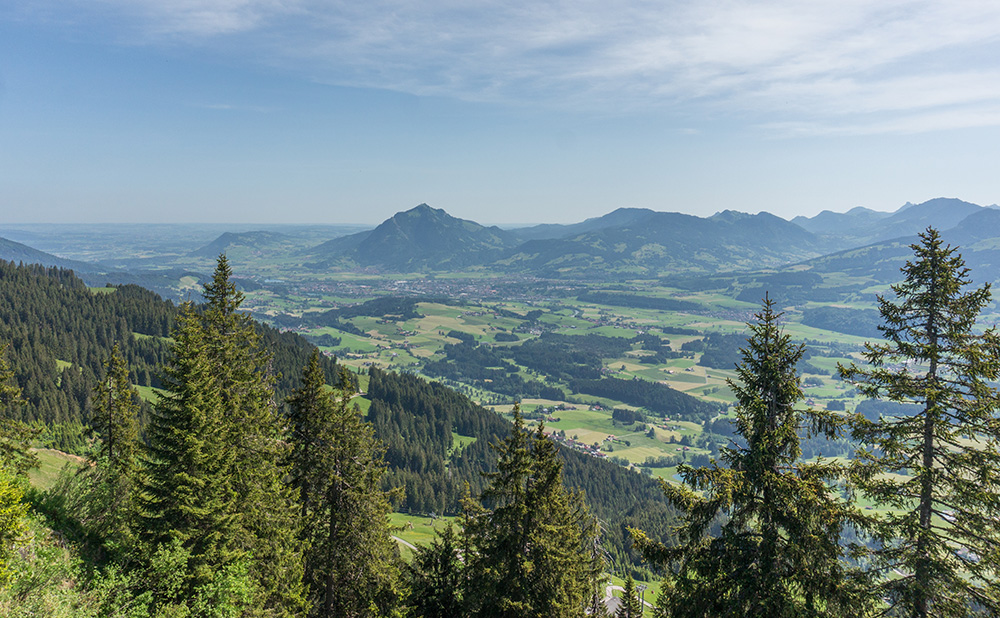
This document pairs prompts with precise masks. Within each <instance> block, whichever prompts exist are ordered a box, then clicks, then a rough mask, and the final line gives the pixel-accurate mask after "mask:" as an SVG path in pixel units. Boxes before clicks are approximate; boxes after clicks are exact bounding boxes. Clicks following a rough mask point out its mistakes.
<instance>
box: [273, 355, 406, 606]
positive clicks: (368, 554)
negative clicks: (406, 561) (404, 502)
mask: <svg viewBox="0 0 1000 618" xmlns="http://www.w3.org/2000/svg"><path fill="white" fill-rule="evenodd" d="M350 383H351V381H350V380H349V379H347V378H346V377H343V378H342V379H341V380H340V384H341V385H343V386H342V387H341V388H339V389H338V390H337V391H335V392H334V393H332V394H331V393H329V392H327V391H326V385H325V380H324V377H323V372H322V371H321V370H320V368H319V355H318V351H314V352H313V355H312V357H311V358H310V360H309V364H308V365H307V366H306V368H305V370H304V372H303V379H302V386H301V388H299V389H298V390H296V391H295V393H294V394H293V395H292V397H291V398H289V404H290V405H291V408H292V411H291V414H290V416H289V419H290V426H291V431H290V440H291V441H292V464H291V479H292V484H293V487H294V488H295V490H296V491H297V493H298V496H299V501H300V509H301V511H300V514H301V518H302V521H301V531H302V532H301V538H302V541H303V542H304V544H305V545H306V547H307V549H306V553H305V565H306V566H305V573H306V586H307V590H308V598H309V604H310V607H311V611H310V615H312V616H322V617H324V618H334V617H342V618H360V617H369V616H372V617H375V616H390V615H393V613H394V612H395V611H396V609H397V606H398V604H399V595H400V590H399V587H400V582H399V575H400V573H399V571H400V559H399V550H398V548H397V546H396V542H395V541H394V540H393V539H392V537H391V535H390V527H389V513H390V512H391V511H392V506H391V503H390V501H389V497H390V496H389V494H388V493H387V492H385V491H383V490H382V487H381V483H382V478H383V476H384V475H385V471H386V465H385V462H384V461H383V460H382V450H383V449H382V446H381V444H379V442H378V440H377V439H376V438H375V434H374V430H373V429H372V427H371V425H369V424H368V423H365V422H364V421H363V420H362V418H361V412H360V410H359V409H358V408H357V406H353V405H351V403H350V399H351V396H352V395H353V393H352V392H350V391H349V385H350Z"/></svg>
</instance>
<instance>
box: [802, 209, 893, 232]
mask: <svg viewBox="0 0 1000 618" xmlns="http://www.w3.org/2000/svg"><path fill="white" fill-rule="evenodd" d="M890 216H892V213H890V212H881V211H878V210H871V209H870V208H864V207H861V206H857V207H855V208H852V209H850V210H848V211H847V212H833V211H831V210H824V211H823V212H821V213H819V214H818V215H816V216H814V217H803V216H798V217H795V218H794V219H792V223H794V224H796V225H798V226H799V227H801V228H803V229H805V230H808V231H810V232H812V233H813V234H820V235H827V234H857V233H860V232H864V231H865V230H870V229H871V228H872V227H873V226H875V225H878V222H879V221H881V220H883V219H885V218H887V217H890Z"/></svg>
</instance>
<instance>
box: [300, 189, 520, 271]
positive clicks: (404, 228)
mask: <svg viewBox="0 0 1000 618" xmlns="http://www.w3.org/2000/svg"><path fill="white" fill-rule="evenodd" d="M516 244H517V239H516V237H515V236H514V235H513V234H511V233H510V232H508V231H505V230H502V229H500V228H498V227H496V226H492V227H486V226H483V225H480V224H478V223H476V222H475V221H469V220H466V219H459V218H457V217H453V216H451V215H449V214H448V213H446V212H445V211H444V210H441V209H438V208H431V207H430V206H428V205H427V204H420V205H419V206H416V207H415V208H411V209H410V210H407V211H404V212H399V213H396V214H395V215H393V216H392V217H390V218H389V219H386V220H385V221H383V222H382V223H381V224H379V225H378V226H377V227H376V228H375V229H374V230H371V231H366V232H360V233H358V234H352V235H350V236H344V237H341V238H335V239H333V240H331V241H328V242H325V243H323V244H321V245H319V246H317V247H315V248H313V249H311V250H309V251H308V252H307V253H308V254H309V255H310V257H312V258H313V259H314V260H316V261H317V263H316V265H315V266H317V267H328V266H331V265H336V264H338V263H339V264H342V265H346V264H351V263H353V264H356V265H358V266H362V267H376V268H381V269H385V270H389V271H396V272H410V271H423V270H432V269H433V270H443V269H452V268H467V267H470V266H478V265H483V264H487V263H490V262H492V261H494V260H496V259H498V258H499V257H501V256H502V255H503V253H504V252H505V251H506V250H507V249H509V248H511V247H513V246H514V245H516Z"/></svg>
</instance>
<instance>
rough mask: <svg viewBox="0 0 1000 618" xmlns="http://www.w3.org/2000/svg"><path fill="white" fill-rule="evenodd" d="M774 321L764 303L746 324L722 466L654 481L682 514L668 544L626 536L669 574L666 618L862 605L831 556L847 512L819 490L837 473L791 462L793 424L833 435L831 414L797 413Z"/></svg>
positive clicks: (790, 354) (792, 360)
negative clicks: (732, 425) (673, 542)
mask: <svg viewBox="0 0 1000 618" xmlns="http://www.w3.org/2000/svg"><path fill="white" fill-rule="evenodd" d="M779 317H780V314H779V313H776V312H775V310H774V302H773V301H772V300H770V298H765V299H764V304H763V308H762V310H761V311H760V312H758V313H757V314H756V316H755V318H756V320H755V321H754V322H751V323H750V324H749V325H748V326H749V328H750V337H749V339H748V340H747V345H746V347H745V348H743V349H742V362H741V364H740V365H739V366H738V367H737V370H736V371H737V376H738V378H739V381H738V382H737V381H733V380H730V382H729V385H730V388H732V389H733V391H734V392H735V394H736V400H737V404H736V433H737V435H738V440H737V441H736V442H734V444H733V445H732V446H730V447H726V448H723V449H721V451H720V457H721V459H722V463H723V465H719V464H717V463H715V462H714V461H713V462H712V465H711V466H709V467H705V468H697V469H696V468H691V467H689V466H681V467H680V473H681V476H682V477H683V479H684V481H685V483H686V484H687V486H676V485H673V484H669V483H666V482H664V483H662V486H663V488H664V491H665V492H666V493H667V497H668V498H669V500H670V502H671V503H673V504H674V505H675V506H678V507H679V508H680V509H681V510H682V511H684V512H685V513H686V521H685V522H684V524H683V525H682V526H680V527H678V528H677V529H676V531H675V532H676V534H677V539H678V545H677V546H676V547H666V546H664V545H662V544H659V543H655V542H651V541H650V540H649V539H648V538H647V537H646V536H645V535H643V534H642V533H641V532H638V531H633V535H634V537H635V539H636V541H637V543H638V545H639V546H640V548H642V549H643V550H644V553H645V554H646V556H647V558H648V559H650V560H651V561H653V562H655V563H659V564H661V565H664V566H666V567H668V568H670V569H671V570H670V571H668V576H667V578H666V580H665V581H664V586H663V592H662V594H661V599H660V602H659V603H658V604H659V605H663V606H665V607H662V608H661V611H663V612H664V613H665V615H666V616H669V617H671V618H681V617H685V618H687V617H690V618H696V617H697V618H707V617H710V616H745V617H748V618H749V617H752V616H769V617H771V618H785V617H788V618H792V617H798V616H831V617H840V616H847V615H851V616H861V615H864V613H865V611H866V609H867V607H868V605H867V600H866V595H865V593H864V589H863V585H862V582H858V581H856V580H855V577H856V575H855V574H854V573H852V572H850V571H848V569H847V568H846V567H845V566H844V565H843V563H842V560H841V559H842V554H843V552H842V549H841V545H840V537H841V532H842V530H843V528H844V525H845V523H846V522H849V521H852V520H856V519H857V515H856V513H854V512H853V511H852V510H851V509H850V508H849V507H848V506H847V505H845V504H844V503H842V502H840V501H839V500H838V498H837V497H835V495H834V494H833V492H832V490H831V488H830V484H832V483H833V482H835V480H836V479H837V477H838V475H839V474H840V469H839V468H838V467H836V466H832V465H829V464H826V463H823V462H817V463H804V462H801V461H799V457H800V455H801V452H800V448H799V438H798V431H799V430H800V429H801V428H803V427H804V426H811V427H813V428H814V429H817V430H822V431H824V432H828V433H831V434H832V433H834V432H835V431H836V430H837V427H838V420H837V418H836V417H833V416H832V415H829V414H826V413H820V412H814V411H804V410H800V409H797V408H796V406H797V404H799V403H800V402H801V400H802V398H803V393H802V388H801V385H800V379H799V377H798V374H797V373H796V363H797V362H798V361H799V359H801V358H802V353H803V347H802V346H799V345H793V344H792V342H791V339H790V337H789V336H788V335H787V334H785V333H783V332H782V330H781V329H780V327H779V325H778V319H779ZM720 517H723V521H724V523H723V524H722V526H721V533H720V534H718V536H716V537H715V538H712V537H710V536H709V530H710V529H711V528H712V526H713V524H716V523H717V522H718V521H719V519H720ZM663 595H666V596H665V597H664V596H663Z"/></svg>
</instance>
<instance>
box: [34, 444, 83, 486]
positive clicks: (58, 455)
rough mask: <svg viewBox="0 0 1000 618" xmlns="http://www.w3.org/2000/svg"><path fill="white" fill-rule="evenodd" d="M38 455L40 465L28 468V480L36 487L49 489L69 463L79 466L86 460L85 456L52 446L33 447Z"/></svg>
mask: <svg viewBox="0 0 1000 618" xmlns="http://www.w3.org/2000/svg"><path fill="white" fill-rule="evenodd" d="M32 452H34V453H35V455H37V456H38V461H39V466H38V467H37V468H34V469H32V470H28V481H29V482H30V483H31V485H32V487H35V488H36V489H42V490H45V489H49V488H50V487H52V485H54V484H55V482H56V479H58V478H59V473H60V472H61V471H62V469H63V468H65V467H66V466H67V465H71V466H79V465H80V464H82V463H83V462H84V461H86V460H85V459H84V458H83V457H80V456H78V455H70V454H69V453H63V452H62V451H57V450H55V449H50V448H40V449H32Z"/></svg>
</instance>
